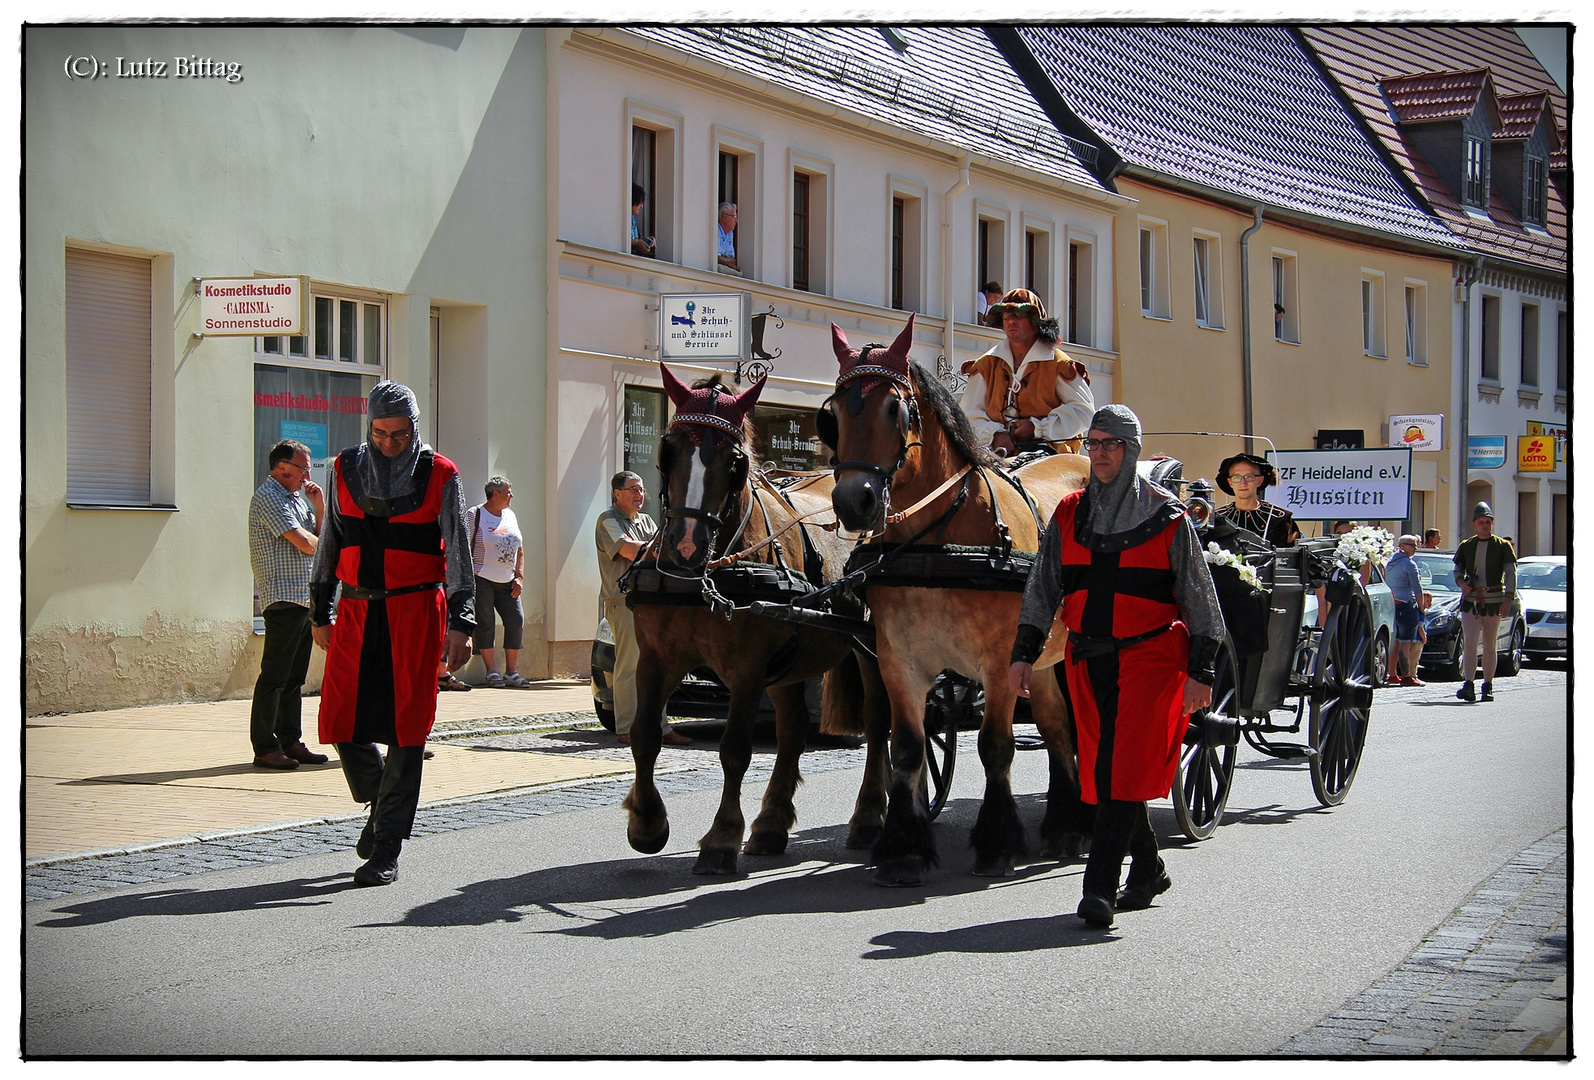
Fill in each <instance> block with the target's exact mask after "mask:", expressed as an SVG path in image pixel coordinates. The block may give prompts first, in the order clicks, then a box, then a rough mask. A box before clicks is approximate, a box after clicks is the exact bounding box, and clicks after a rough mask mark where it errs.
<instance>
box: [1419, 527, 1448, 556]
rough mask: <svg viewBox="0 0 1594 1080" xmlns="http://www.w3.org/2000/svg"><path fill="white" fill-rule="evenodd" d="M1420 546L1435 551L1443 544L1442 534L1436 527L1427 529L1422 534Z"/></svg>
mask: <svg viewBox="0 0 1594 1080" xmlns="http://www.w3.org/2000/svg"><path fill="white" fill-rule="evenodd" d="M1422 546H1423V548H1424V549H1425V550H1427V551H1437V550H1438V549H1440V548H1442V547H1444V546H1445V538H1444V534H1443V533H1441V532H1440V531H1439V530H1438V529H1429V530H1428V531H1427V532H1425V533H1423V534H1422Z"/></svg>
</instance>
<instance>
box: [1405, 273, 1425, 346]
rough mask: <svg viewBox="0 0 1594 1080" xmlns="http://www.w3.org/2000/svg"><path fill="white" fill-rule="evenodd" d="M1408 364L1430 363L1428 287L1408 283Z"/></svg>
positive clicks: (1418, 282)
mask: <svg viewBox="0 0 1594 1080" xmlns="http://www.w3.org/2000/svg"><path fill="white" fill-rule="evenodd" d="M1405 324H1406V363H1408V364H1426V363H1427V362H1428V285H1427V283H1426V282H1421V281H1407V282H1406V305H1405Z"/></svg>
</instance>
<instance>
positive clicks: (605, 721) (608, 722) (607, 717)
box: [592, 699, 614, 735]
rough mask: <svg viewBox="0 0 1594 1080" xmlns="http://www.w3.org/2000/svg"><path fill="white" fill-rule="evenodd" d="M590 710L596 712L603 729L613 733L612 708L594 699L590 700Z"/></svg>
mask: <svg viewBox="0 0 1594 1080" xmlns="http://www.w3.org/2000/svg"><path fill="white" fill-rule="evenodd" d="M592 711H593V712H595V713H597V714H598V723H600V724H602V725H603V730H604V731H607V732H608V733H609V734H611V735H613V734H614V710H613V709H611V708H609V707H608V706H606V705H604V704H603V703H602V702H601V701H598V700H596V699H594V700H593V702H592Z"/></svg>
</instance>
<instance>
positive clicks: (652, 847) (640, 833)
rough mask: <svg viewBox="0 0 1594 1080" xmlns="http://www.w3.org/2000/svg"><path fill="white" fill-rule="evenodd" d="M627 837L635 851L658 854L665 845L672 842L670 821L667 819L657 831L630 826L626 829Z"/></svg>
mask: <svg viewBox="0 0 1594 1080" xmlns="http://www.w3.org/2000/svg"><path fill="white" fill-rule="evenodd" d="M625 838H626V841H627V842H628V843H630V845H631V848H632V850H633V851H640V852H641V853H642V854H644V855H657V854H658V853H659V852H661V851H663V850H664V845H665V844H668V843H669V842H670V823H669V822H668V821H665V822H664V824H663V826H662V827H661V828H660V829H659V830H658V831H657V832H648V831H644V830H643V829H640V828H629V829H627V830H626V831H625Z"/></svg>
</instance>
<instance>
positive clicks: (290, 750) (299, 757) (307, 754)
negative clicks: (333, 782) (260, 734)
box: [282, 742, 327, 765]
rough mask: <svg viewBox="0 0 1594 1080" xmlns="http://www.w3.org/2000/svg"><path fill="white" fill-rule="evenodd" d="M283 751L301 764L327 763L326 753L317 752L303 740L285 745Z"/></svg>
mask: <svg viewBox="0 0 1594 1080" xmlns="http://www.w3.org/2000/svg"><path fill="white" fill-rule="evenodd" d="M282 752H283V754H284V755H285V756H287V757H291V758H292V759H293V760H295V761H297V762H298V763H299V764H300V765H325V764H326V763H327V756H326V755H325V754H318V753H316V752H315V751H314V750H312V749H310V748H309V747H308V746H306V745H305V744H304V743H303V742H296V743H294V744H293V745H292V746H284V747H283V748H282Z"/></svg>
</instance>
